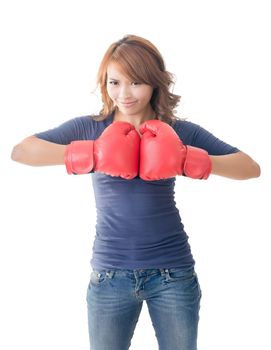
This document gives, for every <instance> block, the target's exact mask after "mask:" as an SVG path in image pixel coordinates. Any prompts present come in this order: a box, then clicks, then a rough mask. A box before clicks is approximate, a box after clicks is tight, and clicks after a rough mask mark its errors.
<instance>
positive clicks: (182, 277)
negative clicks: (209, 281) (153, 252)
mask: <svg viewBox="0 0 271 350" xmlns="http://www.w3.org/2000/svg"><path fill="white" fill-rule="evenodd" d="M167 272H168V274H167V275H168V280H169V281H172V282H173V281H184V282H185V281H191V280H193V279H195V278H197V274H196V272H195V270H194V268H188V269H184V268H178V267H174V268H170V269H168V270H167Z"/></svg>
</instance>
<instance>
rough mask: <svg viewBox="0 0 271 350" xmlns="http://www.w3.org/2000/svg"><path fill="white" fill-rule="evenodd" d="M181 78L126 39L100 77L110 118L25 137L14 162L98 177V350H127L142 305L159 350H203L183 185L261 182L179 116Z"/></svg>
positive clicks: (90, 296)
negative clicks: (179, 184) (185, 181)
mask: <svg viewBox="0 0 271 350" xmlns="http://www.w3.org/2000/svg"><path fill="white" fill-rule="evenodd" d="M172 84H173V76H172V75H171V74H170V73H169V72H168V71H166V68H165V64H164V61H163V58H162V56H161V54H160V53H159V51H158V50H157V48H156V47H155V46H154V45H153V44H152V43H151V42H149V41H148V40H146V39H144V38H141V37H138V36H134V35H128V36H125V37H124V38H122V39H121V40H119V41H117V42H115V43H113V44H112V45H111V46H110V47H109V48H108V50H107V51H106V53H105V55H104V58H103V60H102V62H101V65H100V68H99V72H98V85H99V88H100V90H101V96H102V102H103V108H102V110H101V112H100V115H98V116H83V117H78V118H74V119H72V120H69V121H67V122H65V123H64V124H62V125H60V126H59V127H56V128H54V129H51V130H48V131H45V132H41V133H38V134H35V135H32V136H30V137H27V138H26V139H25V140H23V141H22V142H21V143H19V144H18V145H17V146H15V147H14V149H13V152H12V159H13V160H15V161H18V162H21V163H24V164H28V165H34V166H40V165H57V164H63V165H65V166H66V169H67V172H68V173H69V174H87V173H91V174H92V183H93V188H94V193H95V200H96V208H97V223H96V237H95V241H94V246H93V256H92V260H91V266H92V273H91V277H90V282H89V285H88V289H87V303H88V321H89V338H90V346H91V349H92V350H127V349H128V348H129V346H130V343H131V339H132V336H133V332H134V329H135V326H136V323H137V320H138V318H139V315H140V311H141V308H142V304H143V301H144V300H145V301H146V303H147V306H148V310H149V313H150V317H151V319H152V323H153V327H154V329H155V334H156V337H157V341H158V344H159V349H161V350H195V349H196V348H197V329H198V320H199V308H200V298H201V290H200V286H199V282H198V278H197V274H196V272H195V269H194V265H195V261H194V259H193V256H192V254H191V250H190V246H189V243H188V236H187V234H186V232H185V230H184V226H183V224H182V222H181V218H180V215H179V210H178V209H177V208H176V206H175V200H174V185H175V177H176V176H178V175H179V176H181V175H184V176H188V177H190V178H192V179H195V180H194V181H196V179H208V177H209V176H210V174H215V175H220V176H224V177H227V178H232V179H239V180H242V179H249V178H254V177H258V176H259V175H260V168H259V165H258V164H257V163H256V162H255V161H253V160H252V159H251V158H250V157H249V156H248V155H247V154H245V153H244V152H241V151H240V150H238V149H237V148H235V147H232V146H230V145H229V144H227V143H225V142H223V141H221V140H219V139H218V138H216V137H215V136H213V135H212V134H211V133H210V132H208V131H207V130H205V129H203V128H202V127H200V126H198V125H196V124H194V123H192V122H188V121H184V120H181V119H178V118H177V117H176V116H175V115H174V108H175V107H176V106H177V104H178V102H179V99H180V97H179V96H178V95H175V94H173V93H171V92H170V87H171V86H172Z"/></svg>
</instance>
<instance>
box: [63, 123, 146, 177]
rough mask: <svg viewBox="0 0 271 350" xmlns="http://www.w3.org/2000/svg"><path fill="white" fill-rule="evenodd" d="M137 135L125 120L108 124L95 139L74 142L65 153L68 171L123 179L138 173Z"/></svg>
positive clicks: (138, 137)
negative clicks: (95, 172)
mask: <svg viewBox="0 0 271 350" xmlns="http://www.w3.org/2000/svg"><path fill="white" fill-rule="evenodd" d="M139 148H140V136H139V135H138V133H137V131H136V130H135V128H134V126H133V125H131V124H130V123H127V122H119V121H118V122H114V123H112V124H111V125H109V126H108V127H107V128H106V129H105V130H104V131H103V133H102V134H101V136H100V137H99V138H98V139H97V140H92V141H73V142H71V143H70V144H69V145H68V146H67V148H66V152H65V165H66V169H67V172H68V174H88V173H90V172H94V171H97V172H101V173H104V174H107V175H111V176H120V177H122V178H124V179H127V180H129V179H133V178H134V177H136V176H137V174H138V163H139Z"/></svg>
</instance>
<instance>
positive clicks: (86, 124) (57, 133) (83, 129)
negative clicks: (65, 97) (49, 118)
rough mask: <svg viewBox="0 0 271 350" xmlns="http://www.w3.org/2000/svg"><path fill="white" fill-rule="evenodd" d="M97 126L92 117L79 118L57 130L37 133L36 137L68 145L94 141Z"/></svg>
mask: <svg viewBox="0 0 271 350" xmlns="http://www.w3.org/2000/svg"><path fill="white" fill-rule="evenodd" d="M96 124H97V122H96V121H94V120H93V119H92V118H91V116H84V117H77V118H74V119H71V120H68V121H66V122H64V123H63V124H61V125H59V126H58V127H56V128H53V129H49V130H47V131H43V132H38V133H35V134H34V136H36V137H38V138H40V139H42V140H45V141H49V142H54V143H58V144H62V145H67V144H69V143H71V142H72V141H76V140H94V139H95V137H96Z"/></svg>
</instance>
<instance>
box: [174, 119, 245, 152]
mask: <svg viewBox="0 0 271 350" xmlns="http://www.w3.org/2000/svg"><path fill="white" fill-rule="evenodd" d="M173 128H174V130H175V131H176V133H177V134H178V136H179V137H180V139H181V140H182V142H183V143H184V144H185V145H189V146H194V147H198V148H202V149H204V150H206V151H207V152H208V153H209V154H210V155H214V156H215V155H225V154H231V153H236V152H239V149H238V148H237V147H234V146H231V145H230V144H228V143H226V142H224V141H222V140H220V139H219V138H217V137H216V136H214V135H213V134H212V133H210V132H209V131H207V130H205V129H204V128H202V127H201V126H199V125H197V124H195V123H192V122H188V121H185V120H178V121H176V123H175V125H174V126H173Z"/></svg>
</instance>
